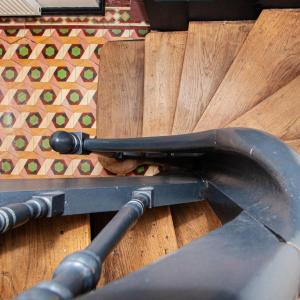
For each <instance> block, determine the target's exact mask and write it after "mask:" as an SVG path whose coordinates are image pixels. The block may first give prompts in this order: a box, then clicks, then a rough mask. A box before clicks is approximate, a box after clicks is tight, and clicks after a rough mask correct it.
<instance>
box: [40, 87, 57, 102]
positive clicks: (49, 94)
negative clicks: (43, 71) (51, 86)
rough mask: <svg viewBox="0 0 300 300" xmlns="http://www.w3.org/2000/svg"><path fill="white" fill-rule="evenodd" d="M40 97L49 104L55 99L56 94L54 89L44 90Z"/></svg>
mask: <svg viewBox="0 0 300 300" xmlns="http://www.w3.org/2000/svg"><path fill="white" fill-rule="evenodd" d="M40 99H41V101H42V102H43V103H44V104H45V105H49V104H52V103H53V102H54V101H55V99H56V94H55V92H54V91H53V90H44V91H43V92H42V93H41V95H40Z"/></svg>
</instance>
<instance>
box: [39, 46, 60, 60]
mask: <svg viewBox="0 0 300 300" xmlns="http://www.w3.org/2000/svg"><path fill="white" fill-rule="evenodd" d="M42 53H43V56H44V57H45V58H48V59H49V58H50V59H51V58H54V57H55V56H56V54H57V53H58V50H57V48H56V46H55V45H54V44H49V45H46V46H45V47H44V49H43V52H42Z"/></svg>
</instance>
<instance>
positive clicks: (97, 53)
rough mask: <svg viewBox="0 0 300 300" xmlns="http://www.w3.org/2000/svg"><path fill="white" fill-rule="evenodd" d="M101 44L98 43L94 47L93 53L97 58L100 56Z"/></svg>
mask: <svg viewBox="0 0 300 300" xmlns="http://www.w3.org/2000/svg"><path fill="white" fill-rule="evenodd" d="M102 46H103V45H98V46H97V47H96V49H95V50H94V53H95V55H96V57H97V58H100V52H101V49H102Z"/></svg>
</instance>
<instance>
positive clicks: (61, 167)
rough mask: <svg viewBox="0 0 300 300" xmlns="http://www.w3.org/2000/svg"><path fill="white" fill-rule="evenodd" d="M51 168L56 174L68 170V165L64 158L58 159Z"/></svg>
mask: <svg viewBox="0 0 300 300" xmlns="http://www.w3.org/2000/svg"><path fill="white" fill-rule="evenodd" d="M51 169H52V171H53V173H54V174H63V173H64V172H65V171H66V169H67V166H66V164H65V162H64V161H63V160H57V161H54V163H53V166H52V168H51Z"/></svg>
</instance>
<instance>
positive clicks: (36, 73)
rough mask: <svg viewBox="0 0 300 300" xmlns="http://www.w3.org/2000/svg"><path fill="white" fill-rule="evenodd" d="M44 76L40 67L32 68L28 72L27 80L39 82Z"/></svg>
mask: <svg viewBox="0 0 300 300" xmlns="http://www.w3.org/2000/svg"><path fill="white" fill-rule="evenodd" d="M43 75H44V72H43V70H42V68H41V67H32V68H31V69H30V71H29V78H30V80H31V81H40V80H41V79H42V77H43Z"/></svg>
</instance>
